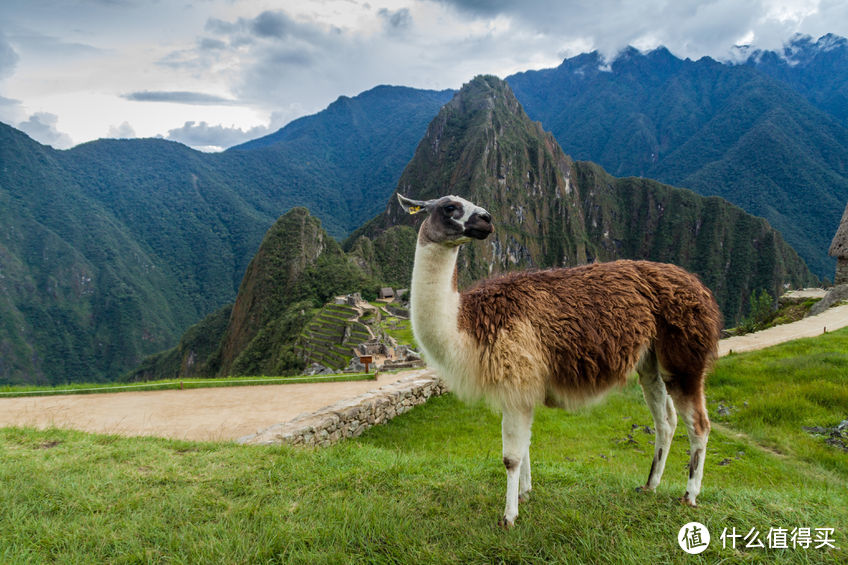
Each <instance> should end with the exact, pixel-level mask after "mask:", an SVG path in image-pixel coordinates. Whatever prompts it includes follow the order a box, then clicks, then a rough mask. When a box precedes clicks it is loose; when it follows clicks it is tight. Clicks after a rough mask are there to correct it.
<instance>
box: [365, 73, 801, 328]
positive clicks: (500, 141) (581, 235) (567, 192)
mask: <svg viewBox="0 0 848 565" xmlns="http://www.w3.org/2000/svg"><path fill="white" fill-rule="evenodd" d="M397 192H400V193H403V194H405V195H406V196H410V197H412V198H416V199H429V198H434V197H438V196H442V195H444V194H457V195H460V196H463V197H465V198H468V199H470V200H471V201H473V202H475V203H477V204H479V205H481V206H484V207H485V208H486V209H487V210H488V211H489V212H490V213H491V214H492V216H493V217H494V218H495V224H496V229H495V233H494V235H493V236H492V237H490V238H489V239H488V240H487V241H486V242H485V243H483V244H477V245H475V244H470V245H466V246H463V248H462V251H461V252H460V258H459V260H458V264H459V277H460V283H461V284H468V283H469V282H470V281H473V280H477V279H479V278H481V277H484V276H487V275H489V274H493V273H499V272H505V271H509V270H513V269H524V268H545V267H555V266H574V265H579V264H583V263H587V262H592V261H595V260H601V261H608V260H613V259H618V258H632V259H651V260H656V261H664V262H671V263H675V264H678V265H680V266H682V267H684V268H687V269H689V270H691V271H693V272H695V273H697V274H698V275H699V276H700V277H701V279H702V280H703V281H704V282H705V283H706V284H707V285H708V286H709V287H710V288H711V289H712V291H713V292H714V293H715V295H716V299H717V300H718V302H719V305H720V306H721V308H722V312H723V314H724V316H725V319H726V321H727V322H729V323H732V322H733V321H734V320H737V319H738V318H739V317H740V316H741V315H742V314H743V312H744V311H745V309H746V307H747V304H748V297H749V296H750V294H751V293H752V292H753V291H754V290H758V289H761V288H764V289H767V290H768V291H769V292H770V293H771V294H772V295H776V294H778V293H779V292H781V291H782V289H783V287H784V285H785V284H790V285H793V286H794V285H804V284H808V283H811V282H813V281H814V280H815V277H813V276H812V275H811V273H810V272H809V270H808V269H807V268H806V266H805V264H804V262H803V261H802V260H801V258H800V257H799V256H798V254H797V253H795V251H794V250H793V249H792V248H791V247H790V246H789V245H787V244H786V243H785V242H784V241H783V239H782V238H781V236H780V234H779V233H778V232H776V231H775V230H774V229H773V228H771V227H770V226H769V225H768V223H767V222H766V221H765V220H763V219H761V218H756V217H754V216H751V215H750V214H747V213H746V212H744V211H743V210H742V209H740V208H738V207H736V206H733V205H732V204H730V203H728V202H726V201H724V200H723V199H720V198H717V197H703V196H699V195H697V194H695V193H693V192H691V191H688V190H683V189H678V188H673V187H670V186H667V185H663V184H660V183H658V182H655V181H651V180H647V179H643V178H623V179H618V178H614V177H612V176H611V175H609V174H607V173H606V172H605V171H604V170H603V169H602V168H601V167H599V166H598V165H595V164H593V163H588V162H576V161H573V160H572V159H571V158H570V157H568V156H567V155H566V154H565V153H563V151H562V149H561V148H560V146H559V145H558V144H557V142H556V140H555V139H554V137H553V135H551V134H549V133H546V132H545V131H544V130H543V128H542V126H541V124H539V123H538V122H533V121H531V120H530V118H529V117H528V116H527V115H526V114H525V112H524V110H523V109H522V107H521V104H519V102H518V100H517V99H516V97H515V96H514V95H513V93H512V91H511V90H510V88H509V86H508V85H507V83H505V82H503V81H500V80H499V79H497V78H495V77H477V78H475V79H474V80H473V81H471V82H470V83H468V84H466V85H465V86H464V87H463V88H462V90H460V91H459V93H458V94H457V95H456V96H455V97H454V98H453V100H451V101H450V102H449V103H448V104H446V105H445V106H444V107H443V108H442V110H441V111H440V112H439V115H438V116H437V117H436V118H435V119H434V120H433V122H431V124H430V127H429V128H428V129H427V133H426V135H425V136H424V139H422V140H421V143H420V144H419V145H418V148H417V149H416V152H415V156H414V157H413V159H412V161H410V163H409V164H408V165H407V167H406V169H405V170H404V172H403V174H402V175H401V178H400V181H399V182H398V189H397ZM415 222H416V217H414V216H408V215H406V214H404V213H403V211H402V210H401V208H400V206H399V205H398V203H397V199H396V198H391V199H390V200H389V203H388V205H387V207H386V210H385V211H384V212H383V213H382V214H380V215H378V216H377V217H376V218H375V219H374V220H372V221H371V222H369V223H368V224H367V225H366V226H365V227H364V228H363V229H362V230H361V231H360V232H359V233H355V234H354V235H353V236H352V237H353V238H357V239H358V238H359V237H362V236H368V235H372V236H373V235H376V234H379V233H380V232H381V230H383V229H388V228H389V227H390V226H395V225H398V224H401V225H412V224H413V223H415Z"/></svg>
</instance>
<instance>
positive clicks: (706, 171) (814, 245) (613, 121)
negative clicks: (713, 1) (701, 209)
mask: <svg viewBox="0 0 848 565" xmlns="http://www.w3.org/2000/svg"><path fill="white" fill-rule="evenodd" d="M820 43H823V44H826V45H831V44H832V45H836V46H838V49H837V48H834V49H832V50H830V51H827V50H826V49H823V48H822V45H819V48H818V49H816V50H814V51H815V52H816V53H818V54H817V55H815V56H814V55H812V54H810V53H812V51H811V52H810V53H808V54H807V57H806V59H805V60H807V59H808V60H809V61H810V63H809V64H807V65H805V66H801V67H798V66H797V65H796V67H793V69H797V70H791V69H788V68H787V67H791V66H792V63H791V62H790V63H785V64H782V66H781V64H778V63H777V62H775V57H776V56H772V55H770V54H766V53H760V54H759V55H758V56H757V57H756V60H758V61H760V63H759V64H753V63H751V64H746V65H732V64H724V63H720V62H718V61H715V60H713V59H710V58H707V57H705V58H702V59H700V60H698V61H691V60H689V59H686V60H681V59H678V58H677V57H675V56H674V55H672V54H671V53H670V52H669V51H668V50H666V49H665V48H659V49H656V50H654V51H651V52H649V53H640V52H639V51H637V50H635V49H632V48H630V49H628V50H625V51H624V52H622V53H621V54H620V55H619V56H618V58H617V59H615V60H614V61H612V62H611V63H608V62H606V61H604V60H602V58H601V57H600V55H599V54H598V53H589V54H583V55H579V56H577V57H573V58H570V59H566V60H564V61H563V63H562V64H561V65H560V66H559V67H557V68H555V69H545V70H540V71H528V72H524V73H519V74H516V75H513V76H511V77H508V78H507V82H508V83H509V84H510V86H511V87H512V88H513V90H514V92H515V95H516V97H517V98H518V100H520V101H521V103H522V105H523V106H524V108H525V110H526V111H527V113H528V115H529V116H530V117H531V118H533V119H535V120H539V121H541V122H542V124H543V126H544V127H545V128H546V129H548V130H550V131H551V132H552V133H553V134H554V136H555V137H556V139H557V141H558V142H559V143H560V145H562V147H563V148H564V149H565V150H566V151H568V152H569V153H570V154H571V155H573V156H574V157H575V158H577V159H585V160H591V161H594V162H597V163H598V164H600V165H601V166H603V167H605V168H606V169H607V170H609V171H610V172H611V173H612V174H614V175H617V176H639V177H647V178H653V179H657V180H660V181H662V182H666V183H669V184H673V185H677V186H684V187H687V188H690V189H692V190H694V191H696V192H698V193H700V194H703V195H717V196H721V197H723V198H725V199H727V200H729V201H730V202H733V203H734V204H736V205H738V206H740V207H742V208H743V209H745V211H747V212H749V213H751V214H755V215H758V216H762V217H764V218H765V219H767V220H768V221H769V223H770V224H771V225H772V226H774V227H775V228H777V229H778V230H779V231H780V232H781V234H782V235H783V236H784V237H785V238H786V240H787V241H788V242H789V243H790V244H791V245H792V246H793V247H794V248H795V249H796V250H797V251H798V252H799V254H800V255H801V256H802V257H803V258H804V259H805V261H806V262H807V264H808V265H809V266H810V268H811V269H812V270H813V271H814V272H815V273H816V274H818V275H819V276H828V277H829V276H832V274H833V260H832V259H831V258H829V257H827V244H828V240H829V238H830V237H831V234H832V232H833V229H835V226H836V225H838V223H839V213H840V211H841V210H842V208H843V207H844V204H845V202H846V201H848V128H846V127H845V123H844V116H842V117H840V116H841V114H840V113H839V112H837V111H836V110H834V112H836V113H835V114H829V113H827V111H826V110H827V109H828V108H835V107H838V108H845V107H846V106H845V105H840V104H839V103H838V102H839V100H842V98H841V97H842V96H844V93H845V88H846V87H845V84H846V80H845V79H846V78H848V73H846V72H845V64H844V61H845V58H844V56H842V55H840V56H839V57H841V58H839V61H842V63H839V64H837V63H833V61H832V60H831V58H829V57H830V56H831V55H833V56H835V55H836V54H839V53H844V40H841V41H836V40H834V39H832V38H831V40H827V41H825V40H820ZM752 57H753V55H752ZM753 60H754V59H752V61H753ZM828 61H830V62H831V63H833V65H832V66H831V67H828V66H827V65H826V64H825V63H826V62H828ZM834 65H835V66H834ZM839 65H842V66H841V67H839ZM837 67H838V68H841V69H842V70H841V71H839V72H840V73H841V74H836V75H834V77H836V78H832V79H830V82H828V84H831V83H832V84H831V86H829V87H827V88H824V89H823V90H822V92H825V94H823V95H822V97H821V99H820V100H818V102H816V103H815V104H814V102H813V101H811V99H809V98H808V97H806V96H809V97H812V98H815V96H814V93H815V92H816V89H815V88H814V87H812V86H808V87H804V86H803V85H804V84H807V85H809V84H811V81H810V79H809V78H808V77H807V75H808V74H815V73H819V72H820V73H826V72H827V69H829V68H837ZM768 69H771V71H770V73H767V72H766V70H768ZM778 71H781V72H778ZM838 77H842V78H841V82H840V79H839V78H838ZM822 81H825V82H827V81H828V79H825V78H822V79H821V80H820V81H819V83H821V82H822ZM816 104H819V105H820V107H821V108H819V107H817V106H816ZM822 108H823V109H822Z"/></svg>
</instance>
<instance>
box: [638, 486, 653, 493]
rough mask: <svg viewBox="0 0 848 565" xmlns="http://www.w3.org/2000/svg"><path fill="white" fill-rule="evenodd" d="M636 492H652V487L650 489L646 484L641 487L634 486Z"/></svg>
mask: <svg viewBox="0 0 848 565" xmlns="http://www.w3.org/2000/svg"><path fill="white" fill-rule="evenodd" d="M636 492H654V489H652V488H651V487H649V486H648V485H645V486H642V487H636Z"/></svg>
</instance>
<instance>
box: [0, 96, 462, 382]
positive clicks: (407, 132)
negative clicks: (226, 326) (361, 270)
mask: <svg viewBox="0 0 848 565" xmlns="http://www.w3.org/2000/svg"><path fill="white" fill-rule="evenodd" d="M449 96H450V93H449V92H441V93H440V92H432V91H417V90H414V89H409V88H401V87H386V86H384V87H377V88H375V89H372V90H370V91H368V92H365V93H363V94H361V95H359V96H357V97H354V98H346V97H342V98H340V99H339V100H338V101H336V102H335V103H334V104H332V105H331V106H330V108H328V109H327V110H325V111H324V112H321V113H319V114H316V115H315V116H310V117H307V118H302V119H301V120H297V121H295V122H293V123H292V124H290V125H289V126H287V127H285V128H283V129H282V130H280V131H279V132H277V133H276V134H273V135H272V136H269V137H268V138H263V139H262V140H257V141H256V142H253V143H252V144H248V145H247V146H241V147H239V148H236V149H233V150H231V151H226V152H224V153H221V154H204V153H200V152H197V151H193V150H191V149H189V148H187V147H185V146H183V145H180V144H178V143H173V142H168V141H164V140H155V139H144V140H100V141H96V142H91V143H86V144H83V145H80V146H77V147H75V148H73V149H70V150H68V151H56V150H53V149H51V148H50V147H46V146H43V145H40V144H38V143H36V142H34V141H33V140H31V139H30V138H29V137H27V136H26V135H24V134H23V133H21V132H20V131H18V130H15V129H14V128H11V127H9V126H6V125H5V124H0V226H2V227H0V384H3V383H51V384H59V383H65V382H74V381H89V382H90V381H98V380H110V379H114V378H116V377H117V376H119V375H121V374H122V373H124V372H125V371H127V370H128V369H130V368H132V367H135V366H136V365H137V364H138V363H139V362H140V361H141V360H142V359H143V358H144V357H145V356H147V355H150V354H152V353H155V352H157V351H161V350H163V349H164V348H166V347H168V346H171V345H173V344H174V343H176V342H177V340H178V338H179V336H180V334H182V333H183V332H184V331H185V329H186V328H188V327H189V326H190V325H191V324H193V323H195V322H196V321H197V320H199V319H201V318H203V316H205V315H206V314H208V313H209V312H213V311H215V310H216V309H218V308H220V307H221V306H222V305H224V304H227V303H231V302H232V301H233V299H234V298H235V296H236V292H237V290H238V286H239V283H240V281H241V280H242V277H243V275H244V272H245V268H246V267H247V264H248V262H249V261H250V258H251V256H252V255H253V253H254V252H255V250H256V249H257V247H258V245H259V243H260V242H261V241H262V238H263V234H264V233H265V232H266V230H267V229H268V228H269V227H270V226H271V225H273V224H274V222H275V220H276V219H277V218H278V216H279V215H280V214H281V213H282V212H285V211H286V210H289V209H291V208H293V207H297V206H304V207H307V208H309V210H311V211H312V213H314V214H315V215H316V216H317V217H318V218H320V219H321V220H322V221H323V222H324V225H326V226H327V227H328V231H329V232H330V234H331V235H332V236H334V237H342V236H345V235H347V234H348V233H349V232H350V230H352V229H353V228H355V227H357V226H359V225H360V224H361V223H362V222H364V221H365V220H367V219H368V218H370V217H373V215H374V214H376V213H377V212H378V211H379V210H380V209H381V208H382V206H383V204H384V203H385V199H386V198H387V197H388V195H389V194H390V193H391V191H392V190H393V189H394V187H395V185H396V182H397V179H398V177H399V176H400V173H401V171H402V167H403V164H404V163H406V162H407V161H408V160H409V159H410V158H411V156H412V153H413V151H414V149H415V145H416V143H417V141H418V139H420V137H421V135H422V134H423V132H424V130H425V129H426V127H427V124H428V122H429V121H430V119H431V118H432V116H433V115H435V114H436V112H437V111H438V108H439V107H440V106H441V105H442V103H443V101H444V100H446V99H447V98H449ZM372 173H373V174H372Z"/></svg>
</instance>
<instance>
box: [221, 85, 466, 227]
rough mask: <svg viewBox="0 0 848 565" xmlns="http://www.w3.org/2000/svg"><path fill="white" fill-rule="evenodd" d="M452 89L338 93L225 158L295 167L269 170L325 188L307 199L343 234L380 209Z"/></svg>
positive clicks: (311, 187)
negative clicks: (325, 104) (315, 109)
mask: <svg viewBox="0 0 848 565" xmlns="http://www.w3.org/2000/svg"><path fill="white" fill-rule="evenodd" d="M451 96H453V91H451V90H442V91H432V90H418V89H414V88H406V87H398V86H378V87H375V88H373V89H371V90H368V91H366V92H363V93H362V94H360V95H358V96H356V97H355V98H348V97H347V96H341V97H339V99H338V100H336V101H335V102H333V103H332V104H330V105H329V106H328V107H327V108H326V109H325V110H323V111H322V112H319V113H318V114H315V115H313V116H307V117H304V118H300V119H298V120H295V121H293V122H292V123H290V124H288V125H287V126H286V127H284V128H283V129H281V130H279V131H278V132H276V133H273V134H271V135H269V136H266V137H263V138H260V139H256V140H253V141H249V142H247V143H245V144H243V145H239V146H236V147H233V148H231V149H230V150H229V151H227V152H225V154H224V155H222V159H223V161H224V162H225V163H227V164H229V163H230V162H231V161H230V160H232V161H239V160H241V159H243V158H245V157H246V156H250V157H252V159H253V160H254V161H255V160H259V161H261V162H263V163H268V164H271V166H281V165H282V164H286V165H287V166H289V167H294V168H295V169H294V170H289V169H283V170H280V171H276V172H274V171H272V174H275V176H276V177H278V179H287V178H292V177H294V179H295V180H294V183H297V184H299V185H301V186H305V187H309V190H312V191H323V192H325V194H326V196H325V197H324V198H314V197H313V198H312V200H311V202H309V204H311V205H310V206H307V207H308V208H309V209H310V210H311V211H312V212H313V213H314V214H316V215H317V216H318V217H319V218H321V220H322V222H323V225H324V226H325V227H326V229H327V231H328V232H329V233H330V235H332V236H334V237H337V238H341V237H344V236H346V235H347V234H349V233H350V232H351V231H353V230H354V229H356V228H358V227H359V226H360V225H362V223H363V222H365V221H366V220H368V219H369V218H371V217H373V216H374V214H376V213H377V212H378V211H379V210H380V208H381V207H382V205H383V202H384V201H385V198H386V197H387V196H388V195H389V194H390V193H391V191H392V190H393V189H394V187H395V185H396V183H397V179H398V177H399V176H400V172H401V171H402V170H403V167H404V166H405V165H406V163H407V162H409V159H411V158H412V153H413V151H414V150H415V146H416V144H417V143H418V140H419V139H421V135H422V134H423V133H424V130H425V128H426V127H427V124H428V123H429V122H430V120H431V119H433V116H435V115H436V113H437V112H438V111H439V108H441V106H442V105H443V104H444V103H445V102H447V101H448V100H450V98H451ZM298 174H300V175H301V176H302V177H304V178H303V179H299V178H297V175H298ZM277 182H279V180H278V181H277ZM289 182H292V181H289ZM294 183H293V184H294ZM306 204H307V202H301V203H299V205H306Z"/></svg>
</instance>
